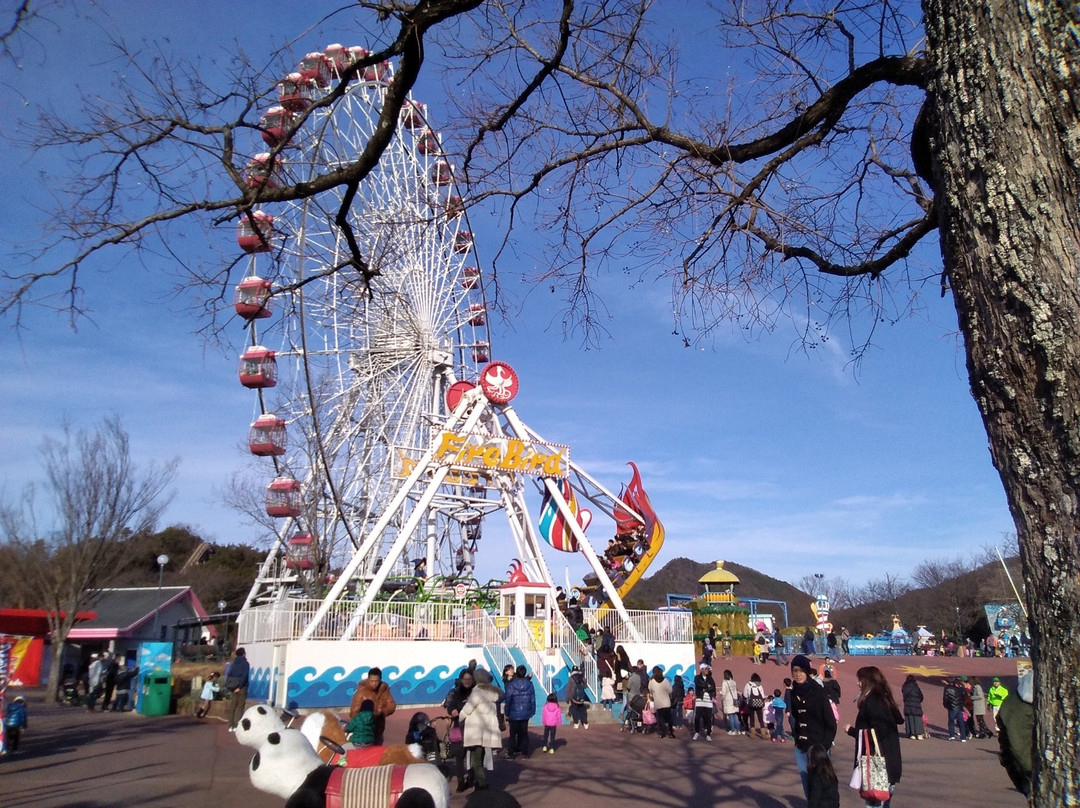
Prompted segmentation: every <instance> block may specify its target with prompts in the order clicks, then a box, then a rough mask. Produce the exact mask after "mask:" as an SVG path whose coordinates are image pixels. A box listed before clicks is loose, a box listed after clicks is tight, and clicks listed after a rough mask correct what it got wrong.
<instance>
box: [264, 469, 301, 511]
mask: <svg viewBox="0 0 1080 808" xmlns="http://www.w3.org/2000/svg"><path fill="white" fill-rule="evenodd" d="M300 495H301V489H300V483H299V482H298V481H297V480H294V479H293V478H292V477H275V478H274V481H273V482H272V483H270V485H268V486H266V513H267V515H268V516H273V517H275V518H284V517H292V518H294V519H295V518H296V517H297V516H299V515H300V510H301V508H300V504H301V503H300Z"/></svg>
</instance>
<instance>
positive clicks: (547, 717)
mask: <svg viewBox="0 0 1080 808" xmlns="http://www.w3.org/2000/svg"><path fill="white" fill-rule="evenodd" d="M540 723H542V724H543V725H544V748H543V749H542V750H541V751H542V752H547V753H548V754H549V755H554V754H555V728H556V727H558V726H559V724H561V723H562V707H560V706H559V697H558V696H556V695H555V694H554V693H549V694H548V697H547V701H546V702H544V709H543V710H542V711H541V712H540Z"/></svg>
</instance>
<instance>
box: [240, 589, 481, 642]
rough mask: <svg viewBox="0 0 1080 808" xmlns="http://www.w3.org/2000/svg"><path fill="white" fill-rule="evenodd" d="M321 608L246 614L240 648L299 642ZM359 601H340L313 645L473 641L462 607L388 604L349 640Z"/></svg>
mask: <svg viewBox="0 0 1080 808" xmlns="http://www.w3.org/2000/svg"><path fill="white" fill-rule="evenodd" d="M321 605H322V601H321V600H301V599H296V600H285V601H281V602H278V603H270V604H266V605H263V606H256V607H253V608H250V609H247V610H245V611H244V612H242V613H241V616H240V620H239V624H240V642H241V643H254V642H288V641H290V640H297V639H300V637H301V635H302V634H303V632H304V629H305V628H306V627H307V625H308V624H309V623H310V622H311V620H312V618H313V617H314V616H315V612H316V611H317V610H318V608H319V607H320V606H321ZM358 607H359V601H347V600H346V601H338V602H337V603H335V604H334V605H333V607H332V608H331V611H330V613H329V614H327V616H326V618H325V619H324V620H323V621H322V623H321V624H320V626H319V629H318V631H316V632H315V634H314V635H313V636H312V637H311V639H314V640H339V639H349V640H400V641H415V640H458V641H466V640H468V639H469V637H468V632H467V630H466V615H467V614H468V612H467V610H466V607H465V606H464V605H462V604H459V603H433V602H428V603H416V602H411V601H383V602H376V603H372V604H371V606H370V607H369V608H368V611H367V614H365V615H364V617H363V618H362V619H361V620H360V622H359V624H358V625H357V626H356V629H355V630H354V631H352V632H350V634H349V636H348V637H343V633H344V632H345V628H346V626H348V625H349V623H350V621H351V620H352V619H353V617H354V616H355V615H356V610H357V608H358Z"/></svg>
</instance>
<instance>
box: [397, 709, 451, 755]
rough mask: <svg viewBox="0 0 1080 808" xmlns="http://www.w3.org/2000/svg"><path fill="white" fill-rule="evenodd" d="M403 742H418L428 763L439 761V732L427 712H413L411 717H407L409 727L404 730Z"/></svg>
mask: <svg viewBox="0 0 1080 808" xmlns="http://www.w3.org/2000/svg"><path fill="white" fill-rule="evenodd" d="M405 743H407V744H408V743H415V744H419V745H420V748H421V749H422V750H423V752H424V757H426V758H427V760H428V762H429V763H439V762H440V760H441V757H442V744H440V743H439V733H438V732H437V731H436V729H435V727H434V726H432V724H431V718H430V717H429V716H428V714H427V713H413V717H412V718H410V719H409V728H408V730H406V732H405Z"/></svg>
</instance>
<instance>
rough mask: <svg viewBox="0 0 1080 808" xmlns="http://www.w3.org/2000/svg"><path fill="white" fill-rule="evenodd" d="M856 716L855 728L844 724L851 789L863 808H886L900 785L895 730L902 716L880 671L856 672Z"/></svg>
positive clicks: (897, 739)
mask: <svg viewBox="0 0 1080 808" xmlns="http://www.w3.org/2000/svg"><path fill="white" fill-rule="evenodd" d="M855 676H856V678H857V679H858V680H859V697H858V699H857V700H856V704H857V705H858V708H859V713H858V715H857V716H856V717H855V726H852V725H851V724H848V725H847V726H846V727H845V729H846V731H847V734H848V735H850V736H851V737H852V738H855V740H856V744H855V771H854V772H853V773H852V776H851V786H852V788H858V789H859V796H860V797H862V798H863V800H864V801H865V802H866V805H867V806H875V808H878V807H880V808H890V806H891V802H892V791H893V788H894V787H895V786H896V784H897V783H899V782H900V772H901V764H900V733H899V731H898V730H897V726H899V725H900V724H903V723H904V716H903V714H902V713H901V712H900V710H898V709H897V707H896V700H895V699H894V698H893V693H892V688H891V687H889V683H888V682H887V681H885V677H884V676H883V675H882V673H881V671H880V670H879V669H878V668H876V667H875V666H873V665H868V666H866V667H865V668H859V670H858V671H857V672H856V674H855Z"/></svg>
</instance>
